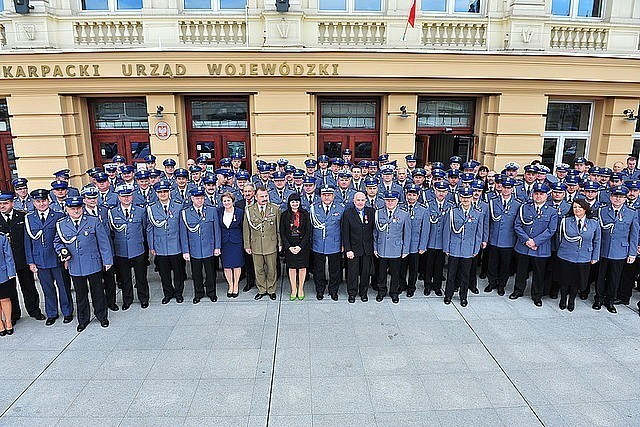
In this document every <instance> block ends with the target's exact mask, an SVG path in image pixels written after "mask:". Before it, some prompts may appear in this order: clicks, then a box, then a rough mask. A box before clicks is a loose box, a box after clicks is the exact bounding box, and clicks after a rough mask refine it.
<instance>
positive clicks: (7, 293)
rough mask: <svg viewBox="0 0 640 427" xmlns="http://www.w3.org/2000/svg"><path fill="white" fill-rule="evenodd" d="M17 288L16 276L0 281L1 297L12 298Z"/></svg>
mask: <svg viewBox="0 0 640 427" xmlns="http://www.w3.org/2000/svg"><path fill="white" fill-rule="evenodd" d="M15 289H16V278H15V277H14V278H13V279H9V280H7V281H6V282H2V283H0V299H5V298H11V296H12V295H13V293H14V292H15Z"/></svg>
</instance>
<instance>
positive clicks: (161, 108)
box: [153, 105, 164, 119]
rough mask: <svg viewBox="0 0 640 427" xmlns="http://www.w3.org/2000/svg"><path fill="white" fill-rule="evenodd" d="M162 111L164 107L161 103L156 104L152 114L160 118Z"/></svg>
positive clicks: (162, 115)
mask: <svg viewBox="0 0 640 427" xmlns="http://www.w3.org/2000/svg"><path fill="white" fill-rule="evenodd" d="M163 111H164V107H163V106H162V105H158V106H157V107H156V114H155V115H154V116H153V117H155V118H156V119H161V118H163V117H164V114H162V112H163Z"/></svg>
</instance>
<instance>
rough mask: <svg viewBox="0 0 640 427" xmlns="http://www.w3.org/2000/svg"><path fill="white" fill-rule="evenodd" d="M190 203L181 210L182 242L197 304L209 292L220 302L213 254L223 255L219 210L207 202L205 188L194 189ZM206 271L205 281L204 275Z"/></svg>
mask: <svg viewBox="0 0 640 427" xmlns="http://www.w3.org/2000/svg"><path fill="white" fill-rule="evenodd" d="M190 194H191V205H190V206H189V207H187V208H185V209H184V210H183V211H182V212H181V213H180V217H181V218H180V245H181V247H182V256H183V258H184V259H185V260H186V261H190V263H191V273H192V275H193V288H194V298H193V303H194V304H198V303H199V302H200V300H201V299H202V298H204V296H205V287H206V295H207V296H208V297H209V299H210V300H211V302H216V301H218V296H217V293H216V269H215V263H214V257H216V256H220V248H221V247H222V231H221V229H220V218H219V216H218V210H217V209H216V208H215V207H213V206H207V205H206V204H205V203H204V188H202V187H196V188H193V189H191V192H190ZM203 269H204V272H205V274H206V280H205V278H204V276H203V274H202V272H203Z"/></svg>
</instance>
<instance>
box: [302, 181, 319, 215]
mask: <svg viewBox="0 0 640 427" xmlns="http://www.w3.org/2000/svg"><path fill="white" fill-rule="evenodd" d="M302 190H303V192H302V194H301V195H300V206H301V207H302V209H304V210H305V211H307V212H309V209H310V208H311V205H313V204H314V203H315V202H316V201H317V200H319V199H320V196H318V195H317V194H316V178H315V177H313V176H305V177H304V180H303V181H302Z"/></svg>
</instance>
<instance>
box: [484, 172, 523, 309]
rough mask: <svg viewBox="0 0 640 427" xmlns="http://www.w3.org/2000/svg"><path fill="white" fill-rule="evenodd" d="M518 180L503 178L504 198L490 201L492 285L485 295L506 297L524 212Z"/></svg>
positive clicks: (490, 278) (490, 280)
mask: <svg viewBox="0 0 640 427" xmlns="http://www.w3.org/2000/svg"><path fill="white" fill-rule="evenodd" d="M515 185H516V181H515V180H514V179H513V178H508V177H507V178H503V179H502V181H501V191H500V196H499V197H495V198H493V199H491V200H489V204H488V205H489V242H488V244H489V247H488V250H489V266H488V267H489V268H488V270H487V278H488V281H489V283H488V285H487V287H486V288H485V289H484V291H485V292H491V291H493V290H494V289H497V290H498V295H500V296H502V295H504V288H505V286H506V285H507V280H508V279H509V272H510V269H511V258H512V256H513V247H514V246H515V243H516V232H515V230H514V225H515V220H516V216H517V214H518V211H519V209H520V205H521V203H520V201H518V200H517V199H516V198H515V196H514V195H513V189H514V187H515Z"/></svg>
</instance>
